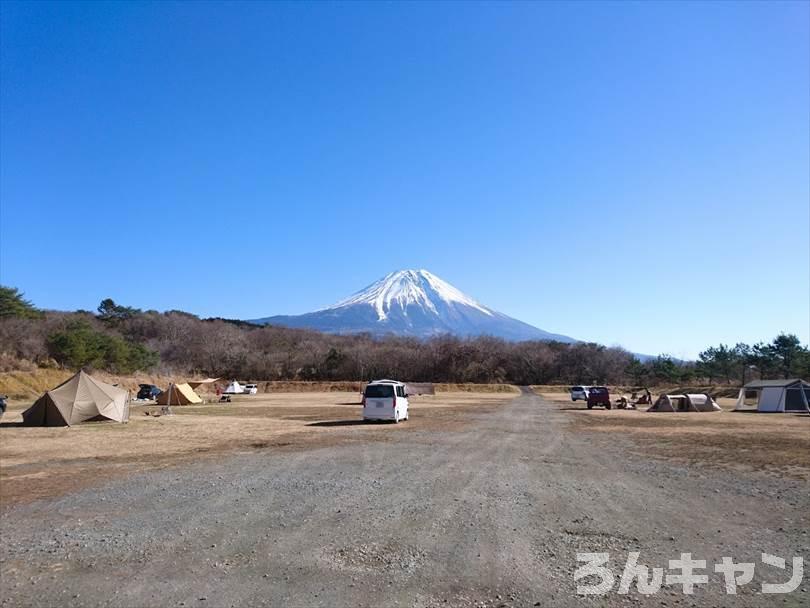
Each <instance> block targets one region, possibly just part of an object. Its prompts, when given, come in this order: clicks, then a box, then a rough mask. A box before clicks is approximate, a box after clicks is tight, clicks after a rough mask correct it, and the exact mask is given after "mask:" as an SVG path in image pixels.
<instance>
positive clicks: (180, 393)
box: [155, 382, 202, 405]
mask: <svg viewBox="0 0 810 608" xmlns="http://www.w3.org/2000/svg"><path fill="white" fill-rule="evenodd" d="M155 403H157V404H158V405H190V404H192V403H202V399H200V396H199V395H198V394H197V393H195V392H194V389H193V388H191V387H190V386H189V385H188V384H186V383H185V382H183V383H182V384H170V385H169V388H167V389H166V390H165V391H163V392H162V393H160V394H159V395H158V396H157V398H156V399H155Z"/></svg>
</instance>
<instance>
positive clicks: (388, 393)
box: [366, 384, 394, 398]
mask: <svg viewBox="0 0 810 608" xmlns="http://www.w3.org/2000/svg"><path fill="white" fill-rule="evenodd" d="M393 396H394V387H393V386H391V385H390V384H369V385H368V386H367V387H366V397H371V398H381V397H393Z"/></svg>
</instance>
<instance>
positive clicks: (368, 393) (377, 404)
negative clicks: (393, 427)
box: [363, 380, 408, 422]
mask: <svg viewBox="0 0 810 608" xmlns="http://www.w3.org/2000/svg"><path fill="white" fill-rule="evenodd" d="M407 419H408V393H406V392H405V385H404V384H403V383H402V382H397V381H396V380H375V381H374V382H369V383H368V385H366V390H365V391H363V420H393V421H394V422H399V421H400V420H407Z"/></svg>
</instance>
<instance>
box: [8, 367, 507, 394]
mask: <svg viewBox="0 0 810 608" xmlns="http://www.w3.org/2000/svg"><path fill="white" fill-rule="evenodd" d="M73 373H74V372H70V371H66V370H60V369H46V368H41V369H35V370H33V371H14V372H0V395H8V396H9V397H10V398H11V399H12V400H23V401H25V400H29V399H31V400H33V399H36V398H37V397H39V396H40V395H41V394H42V393H44V392H45V391H47V390H50V389H52V388H54V387H56V386H57V385H59V384H61V383H62V382H64V381H65V380H67V379H68V378H70V377H71V376H72V375H73ZM93 376H95V377H97V378H98V379H99V380H102V381H103V382H107V383H108V384H118V385H119V386H121V387H123V388H126V389H128V390H130V391H132V392H133V394H134V393H135V392H137V390H138V385H139V384H154V385H156V386H159V387H166V386H169V384H170V383H172V382H175V383H178V382H188V381H193V380H202V379H203V378H201V377H200V378H197V377H194V376H181V375H166V374H135V375H132V376H114V375H112V374H108V373H106V372H100V371H99V372H93ZM227 382H228V381H227V380H226V379H223V380H222V381H221V382H220V384H222V385H225V384H227ZM255 383H256V384H257V385H258V389H259V392H260V393H332V392H349V393H352V392H354V393H359V392H360V391H361V390H363V387H364V386H365V385H366V382H364V381H356V382H353V381H343V380H336V381H330V382H305V381H292V380H272V381H256V382H255ZM434 388H435V390H436V392H443V393H447V392H453V393H457V392H472V393H518V392H519V391H518V389H517V388H516V387H514V386H512V385H510V384H472V383H465V384H435V385H434ZM199 390H200V391H213V390H214V389H213V388H212V387H210V386H207V387H201V388H200V389H199Z"/></svg>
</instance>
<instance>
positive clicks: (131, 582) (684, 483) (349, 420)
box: [0, 391, 810, 606]
mask: <svg viewBox="0 0 810 608" xmlns="http://www.w3.org/2000/svg"><path fill="white" fill-rule="evenodd" d="M257 397H258V398H257V399H254V400H250V398H244V400H242V399H240V400H239V401H235V402H234V403H233V404H231V405H230V406H218V405H214V406H212V405H204V406H195V407H193V408H187V409H183V410H180V408H175V411H178V412H179V413H178V414H177V415H175V416H171V417H165V416H162V417H160V418H153V417H152V416H146V415H144V413H143V410H144V409H146V408H136V409H135V410H134V411H133V414H132V423H130V424H129V425H103V424H90V425H85V426H81V427H75V428H72V429H24V428H20V427H17V426H13V421H14V416H15V415H18V414H19V411H20V409H19V408H17V407H16V406H15V408H14V409H13V410H12V411H10V412H9V415H8V417H6V418H4V419H3V424H4V426H3V427H2V428H0V457H1V458H2V460H0V474H2V478H1V479H2V487H0V498H2V511H0V532H2V545H0V575H2V576H0V598H2V599H1V600H0V601H2V602H3V604H4V605H9V606H11V605H15V606H16V605H35V606H53V605H75V606H96V605H105V606H156V605H162V606H165V605H168V606H181V605H183V606H231V605H290V606H315V605H322V606H355V605H359V606H378V605H388V606H393V605H400V606H440V605H450V606H472V605H487V606H490V605H491V606H499V605H506V606H513V605H514V606H533V605H540V606H569V605H580V604H582V603H583V602H584V603H589V604H593V605H627V604H638V605H651V606H652V605H655V606H658V605H663V604H664V603H665V602H668V604H669V605H678V604H680V605H724V606H725V605H739V606H772V605H774V604H775V603H778V605H783V606H802V605H807V604H808V603H809V602H810V575H805V580H804V583H803V584H802V585H801V586H800V588H799V589H798V590H797V591H795V592H794V593H792V594H790V595H787V596H763V595H759V594H758V593H757V592H758V590H759V582H761V581H762V579H765V580H768V581H770V582H774V581H775V580H778V579H784V578H786V576H785V574H784V573H783V572H780V571H779V570H777V569H774V568H770V567H767V566H763V565H762V564H761V560H760V556H761V553H762V552H767V553H771V554H774V555H778V556H781V557H786V558H790V557H792V556H794V555H800V556H803V557H804V558H805V560H807V559H808V558H810V525H808V524H810V481H809V480H810V419H807V418H806V417H801V416H790V415H788V416H781V415H772V416H763V415H751V414H732V413H729V412H723V413H717V414H646V413H644V412H623V411H616V410H613V411H611V412H605V411H601V410H594V411H590V412H589V411H586V410H584V408H582V406H575V409H571V408H572V404H571V402H570V400H567V399H566V398H565V396H564V395H561V394H554V393H543V394H542V396H541V395H537V394H534V393H531V392H528V391H527V392H524V393H523V394H517V393H514V394H491V393H490V394H484V393H465V394H461V393H445V394H439V395H437V396H435V397H423V398H417V399H416V400H415V401H414V405H413V410H412V416H411V420H410V421H409V422H407V423H404V424H400V425H396V426H395V425H380V424H373V425H363V424H358V423H357V418H358V415H359V408H358V405H357V401H358V395H357V393H320V394H315V393H309V394H286V395H284V394H278V395H270V396H263V395H259V396H257ZM725 405H727V403H726V404H725ZM633 550H635V551H639V552H640V553H641V556H640V561H641V562H642V563H646V564H649V565H651V566H659V567H665V568H666V567H667V563H668V560H670V559H676V558H678V557H679V556H680V554H681V552H691V553H692V554H693V555H694V556H695V557H696V558H698V559H706V560H708V563H709V564H710V565H711V564H713V563H715V562H716V561H718V560H719V559H720V558H721V557H722V556H732V557H734V559H735V560H736V561H750V562H755V563H757V564H758V568H757V575H756V578H755V581H754V583H752V584H749V585H746V586H745V587H742V588H741V589H740V590H739V595H738V596H736V597H734V596H728V595H725V593H724V592H723V587H722V583H721V582H720V579H719V578H718V576H719V575H716V574H714V573H711V572H709V575H710V582H709V584H708V585H702V586H700V587H699V588H698V590H697V591H696V593H695V595H693V596H687V595H683V594H682V593H681V592H680V588H676V587H671V586H670V587H665V589H664V590H663V591H662V592H660V593H659V594H657V595H655V596H652V597H643V596H639V595H637V594H631V595H630V596H622V595H618V594H616V593H611V594H609V595H607V596H603V597H599V598H586V599H584V600H583V598H581V597H578V596H576V594H575V585H576V584H575V582H574V579H573V570H574V569H575V568H576V565H577V562H576V553H577V552H600V551H608V552H610V553H611V558H612V561H611V566H612V567H613V568H614V569H615V570H616V571H617V572H618V573H620V571H621V568H622V566H623V565H624V560H625V559H626V557H627V552H628V551H633ZM775 600H776V601H775Z"/></svg>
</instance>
